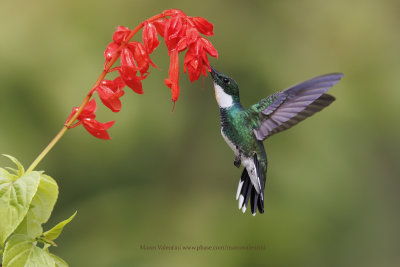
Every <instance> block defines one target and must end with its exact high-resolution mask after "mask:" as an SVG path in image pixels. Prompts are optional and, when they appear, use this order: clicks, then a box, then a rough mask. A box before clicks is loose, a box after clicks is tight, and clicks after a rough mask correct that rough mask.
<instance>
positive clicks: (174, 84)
mask: <svg viewBox="0 0 400 267" xmlns="http://www.w3.org/2000/svg"><path fill="white" fill-rule="evenodd" d="M168 76H169V77H168V79H165V80H164V83H165V85H166V86H168V87H169V88H171V93H172V101H173V102H175V101H176V100H178V97H179V54H178V51H177V50H174V51H172V53H171V54H170V63H169V75H168Z"/></svg>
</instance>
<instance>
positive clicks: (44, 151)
mask: <svg viewBox="0 0 400 267" xmlns="http://www.w3.org/2000/svg"><path fill="white" fill-rule="evenodd" d="M166 16H168V15H166V14H158V15H155V16H153V17H151V18H149V19H148V20H146V21H149V22H151V21H155V20H157V19H160V18H164V17H166ZM143 25H144V23H143V22H142V23H140V24H139V25H138V26H136V28H135V29H133V30H132V32H131V33H130V34H129V35H128V37H127V38H126V39H127V41H126V42H124V43H122V44H121V46H120V48H119V49H120V50H121V49H122V48H124V47H125V46H126V44H127V43H128V42H129V41H130V40H131V39H132V38H133V36H134V35H135V34H136V33H137V32H138V31H139V30H140V29H141V28H143ZM118 58H119V53H115V55H114V56H113V58H112V59H111V60H110V61H109V62H108V63H107V65H106V66H105V68H104V70H103V72H102V73H101V74H100V76H99V78H98V79H97V81H96V82H95V83H94V85H93V87H92V89H90V91H89V93H88V94H87V95H86V97H85V99H84V100H83V102H82V104H81V105H80V106H79V109H78V111H77V112H76V113H75V114H74V116H72V118H71V119H70V120H68V122H67V123H66V124H65V125H64V126H63V127H62V128H61V130H60V131H59V132H58V133H57V135H56V136H55V137H54V138H53V140H51V142H50V143H49V144H48V145H47V146H46V147H45V149H43V151H42V152H41V153H40V154H39V156H37V158H36V159H35V160H34V161H33V162H32V164H31V165H30V166H29V168H28V169H27V170H26V172H27V173H28V172H30V171H33V170H34V169H35V168H36V166H37V165H38V164H39V162H40V161H41V160H42V159H43V158H44V157H45V156H46V155H47V153H49V151H50V150H51V149H52V148H53V147H54V145H55V144H56V143H57V142H58V141H59V140H60V139H61V137H62V136H63V135H64V134H65V133H66V131H67V130H68V129H69V127H70V126H71V125H72V123H74V122H75V120H76V119H77V118H78V117H79V115H80V114H81V113H82V111H83V109H84V108H85V107H86V105H87V103H88V102H89V100H90V98H91V97H92V95H93V93H94V91H95V88H96V87H97V86H99V84H100V83H101V81H103V79H104V77H105V76H106V75H107V73H108V72H109V70H110V68H111V67H112V65H114V63H115V61H117V59H118Z"/></svg>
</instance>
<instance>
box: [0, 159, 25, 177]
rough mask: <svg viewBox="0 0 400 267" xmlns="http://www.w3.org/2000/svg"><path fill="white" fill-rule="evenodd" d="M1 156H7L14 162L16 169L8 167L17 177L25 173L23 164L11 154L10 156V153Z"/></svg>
mask: <svg viewBox="0 0 400 267" xmlns="http://www.w3.org/2000/svg"><path fill="white" fill-rule="evenodd" d="M3 156H4V157H7V158H9V159H10V160H11V161H12V162H14V164H15V165H17V168H18V170H15V169H12V168H9V169H11V170H12V171H14V172H15V175H17V176H18V177H21V176H22V175H24V173H25V169H24V166H22V164H21V163H20V162H19V161H18V160H17V159H16V158H14V157H13V156H10V155H6V154H3Z"/></svg>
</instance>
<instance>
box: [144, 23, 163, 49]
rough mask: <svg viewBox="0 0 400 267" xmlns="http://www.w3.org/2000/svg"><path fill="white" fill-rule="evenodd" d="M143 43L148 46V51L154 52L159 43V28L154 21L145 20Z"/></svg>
mask: <svg viewBox="0 0 400 267" xmlns="http://www.w3.org/2000/svg"><path fill="white" fill-rule="evenodd" d="M142 39H143V44H144V46H145V47H146V50H147V53H148V54H151V53H153V51H154V49H156V48H157V46H158V45H159V43H160V42H159V41H158V35H157V28H156V26H154V24H153V23H149V22H145V23H144V26H143V32H142Z"/></svg>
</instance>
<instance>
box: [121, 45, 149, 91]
mask: <svg viewBox="0 0 400 267" xmlns="http://www.w3.org/2000/svg"><path fill="white" fill-rule="evenodd" d="M117 69H118V71H119V74H120V76H121V78H122V80H123V81H124V83H125V84H126V85H127V86H128V87H130V88H131V89H132V90H133V91H134V92H135V93H138V94H143V88H142V82H141V80H143V79H142V78H141V77H137V76H136V74H137V71H138V70H139V68H138V66H137V65H136V63H135V58H134V56H133V52H132V51H131V50H130V49H129V48H128V47H125V48H124V49H122V52H121V66H120V67H118V68H117Z"/></svg>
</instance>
